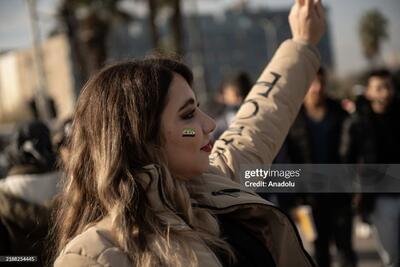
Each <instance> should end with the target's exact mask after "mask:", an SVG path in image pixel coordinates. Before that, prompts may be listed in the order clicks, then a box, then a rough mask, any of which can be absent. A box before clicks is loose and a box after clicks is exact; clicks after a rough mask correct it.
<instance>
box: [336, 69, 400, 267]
mask: <svg viewBox="0 0 400 267" xmlns="http://www.w3.org/2000/svg"><path fill="white" fill-rule="evenodd" d="M356 106H357V110H356V112H355V113H354V114H353V116H351V117H350V118H349V120H348V121H347V122H346V127H345V128H346V129H345V131H344V141H345V142H344V143H343V149H342V153H343V156H344V158H345V161H346V162H347V163H365V164H398V163H400V153H399V151H400V138H399V137H400V124H399V118H400V102H399V100H398V99H396V97H395V90H394V86H393V82H392V78H391V74H390V72H389V71H387V70H384V69H383V70H375V71H372V72H370V73H369V74H368V82H367V88H366V91H365V95H364V96H362V97H360V98H359V99H358V100H357V103H356ZM364 179H365V177H364ZM361 209H362V210H361V212H362V215H363V217H364V218H365V219H366V220H367V221H370V222H372V223H373V225H374V226H375V227H376V229H377V233H378V236H379V240H380V242H381V245H382V249H383V250H381V251H380V252H381V253H380V254H381V257H382V260H383V262H384V265H385V266H395V267H399V266H400V265H399V264H400V263H399V251H400V194H364V195H363V196H362V201H361Z"/></svg>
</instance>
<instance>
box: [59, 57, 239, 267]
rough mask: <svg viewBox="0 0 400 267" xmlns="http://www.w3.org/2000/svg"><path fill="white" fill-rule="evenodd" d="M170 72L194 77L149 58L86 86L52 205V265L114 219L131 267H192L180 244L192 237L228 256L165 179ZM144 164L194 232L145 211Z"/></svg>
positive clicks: (115, 68) (210, 220) (206, 222)
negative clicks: (153, 169)
mask: <svg viewBox="0 0 400 267" xmlns="http://www.w3.org/2000/svg"><path fill="white" fill-rule="evenodd" d="M174 73H177V74H180V75H181V76H182V77H184V78H185V80H186V81H187V82H188V83H189V84H192V79H193V76H192V73H191V71H190V70H189V69H188V68H187V67H186V66H185V65H183V64H182V63H179V62H178V61H175V60H170V59H160V58H152V59H145V60H133V61H127V62H122V63H117V64H114V65H111V66H109V67H106V68H104V69H103V70H101V71H100V72H99V73H98V74H97V75H95V76H94V77H93V78H91V79H90V80H89V81H88V83H87V84H86V85H85V86H84V88H83V91H82V93H81V95H80V97H79V99H78V103H77V107H76V111H75V115H74V118H73V124H72V131H71V139H70V144H69V149H70V151H71V153H70V157H69V159H68V161H67V162H65V176H66V180H65V182H64V185H63V186H64V188H63V191H62V194H61V195H60V196H59V199H58V201H57V202H58V208H57V209H56V214H55V222H54V229H53V231H52V232H53V234H54V238H53V240H54V241H55V250H54V247H53V250H54V251H55V253H54V255H53V259H54V257H56V256H57V255H59V253H60V252H61V250H62V249H63V248H64V247H65V246H66V244H67V243H68V242H69V241H70V240H71V239H72V238H74V237H75V236H76V235H78V234H80V233H82V232H83V231H84V229H85V228H86V227H87V226H89V225H91V224H92V223H96V222H98V221H100V220H101V219H103V218H104V217H106V216H110V217H111V218H112V222H113V224H112V227H113V229H112V231H113V233H115V236H116V240H115V241H116V243H117V245H118V246H119V247H120V248H121V249H122V250H123V251H124V252H125V253H126V254H127V255H128V257H129V258H130V260H131V261H132V263H133V264H134V265H135V266H159V265H162V266H184V265H186V266H187V262H188V261H189V262H190V263H191V264H192V265H193V266H196V265H197V260H196V256H195V253H194V251H193V249H192V248H191V247H190V246H188V245H187V243H185V242H188V241H189V240H191V239H202V240H203V241H205V243H206V244H208V246H210V247H211V248H213V249H221V250H222V251H226V252H227V253H228V254H231V251H230V249H229V246H228V245H227V243H225V242H224V241H223V240H222V239H220V238H219V237H218V235H219V229H218V223H217V221H216V219H215V218H214V217H213V216H212V215H211V214H210V213H209V212H207V211H205V210H200V209H192V207H191V204H190V196H189V192H188V190H187V189H186V186H185V182H184V181H181V180H179V179H174V178H172V177H171V175H170V173H169V171H168V167H167V162H166V160H165V157H163V152H162V144H163V142H164V141H163V138H162V133H161V129H160V125H161V123H160V120H161V114H162V112H163V110H164V107H165V105H166V103H167V96H168V88H169V86H170V85H171V81H172V79H173V75H174ZM149 164H155V165H157V166H159V169H160V172H161V178H160V179H161V182H162V185H163V186H162V188H163V190H164V191H165V192H163V193H164V194H165V197H166V199H167V201H168V203H170V204H171V205H172V206H173V209H174V210H175V211H176V212H177V214H179V216H180V217H181V218H182V219H183V220H184V221H185V222H186V223H187V224H189V225H191V227H192V228H191V229H192V230H190V231H177V230H174V229H173V228H170V227H169V226H168V225H165V223H163V222H162V220H161V219H160V218H159V217H158V214H157V213H155V212H154V211H153V210H152V209H151V208H148V207H149V203H148V199H147V197H146V192H145V189H144V188H143V185H142V184H141V183H140V182H139V181H138V179H137V174H138V173H140V172H141V171H142V168H143V167H144V166H146V165H149ZM139 207H140V208H139ZM170 240H172V241H175V242H170ZM185 244H186V245H185ZM184 262H186V264H184Z"/></svg>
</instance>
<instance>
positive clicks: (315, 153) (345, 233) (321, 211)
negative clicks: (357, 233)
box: [278, 68, 357, 267]
mask: <svg viewBox="0 0 400 267" xmlns="http://www.w3.org/2000/svg"><path fill="white" fill-rule="evenodd" d="M326 80H327V79H326V73H325V71H324V69H323V68H321V69H320V70H319V72H318V75H317V77H316V78H315V79H314V81H313V83H312V84H311V86H310V89H309V92H308V94H307V95H306V97H305V100H304V104H303V107H302V108H301V110H300V113H299V115H298V117H297V118H296V120H295V122H294V124H293V126H292V128H291V129H290V131H289V134H288V137H287V140H286V144H285V146H284V148H285V151H286V152H285V153H286V158H288V160H289V162H290V163H293V164H338V163H340V162H341V159H340V153H339V148H340V144H341V142H342V140H341V137H342V127H343V123H344V121H345V119H346V117H347V112H345V111H344V110H343V109H342V107H341V105H340V104H339V103H338V102H336V101H335V100H333V99H331V98H329V97H327V95H326V92H325V89H326ZM278 199H279V202H280V205H281V206H282V208H283V209H285V210H290V208H291V207H293V206H294V205H296V203H298V202H305V203H309V204H310V205H311V207H312V212H313V217H314V222H315V227H316V232H317V238H316V240H315V241H314V247H315V258H316V262H317V265H318V266H320V267H328V266H330V265H331V261H332V260H331V255H330V252H329V247H330V243H331V241H334V242H335V244H336V247H337V251H338V257H339V264H340V266H355V265H356V262H357V260H356V254H355V252H354V250H353V247H352V227H353V222H352V220H353V211H352V195H350V194H344V193H335V194H328V193H324V194H323V193H320V194H312V195H311V194H303V195H301V196H300V197H299V195H297V196H294V195H292V194H287V195H281V196H279V197H278Z"/></svg>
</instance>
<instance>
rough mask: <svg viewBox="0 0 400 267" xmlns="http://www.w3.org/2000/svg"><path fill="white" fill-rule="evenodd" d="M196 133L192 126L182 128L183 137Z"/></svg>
mask: <svg viewBox="0 0 400 267" xmlns="http://www.w3.org/2000/svg"><path fill="white" fill-rule="evenodd" d="M195 135H196V131H195V130H194V129H192V128H184V129H183V131H182V136H183V137H194V136H195Z"/></svg>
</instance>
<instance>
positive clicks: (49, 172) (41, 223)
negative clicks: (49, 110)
mask: <svg viewBox="0 0 400 267" xmlns="http://www.w3.org/2000/svg"><path fill="white" fill-rule="evenodd" d="M5 154H6V157H7V162H8V164H9V166H8V171H7V176H6V177H5V178H4V179H1V180H0V232H2V238H1V239H0V255H31V256H37V257H38V261H37V262H36V263H29V264H31V265H29V266H42V265H43V261H42V256H43V254H42V253H43V245H44V244H43V242H44V238H45V236H46V235H47V233H48V218H49V215H50V212H49V211H50V206H51V202H52V198H53V196H54V195H55V194H56V193H57V183H58V181H59V175H58V172H57V171H55V168H54V167H55V161H56V158H55V155H54V153H53V150H52V144H51V139H50V131H49V129H48V128H47V126H46V125H45V124H44V123H42V122H40V121H32V122H27V123H23V124H22V125H20V126H19V127H18V129H17V130H16V132H15V133H14V134H13V136H12V137H11V141H10V143H9V145H8V146H7V147H6V149H5Z"/></svg>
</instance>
